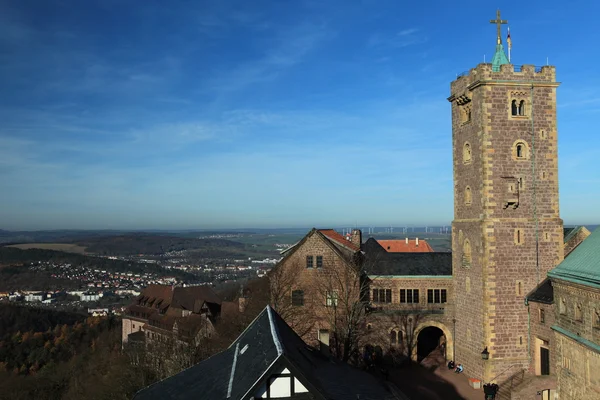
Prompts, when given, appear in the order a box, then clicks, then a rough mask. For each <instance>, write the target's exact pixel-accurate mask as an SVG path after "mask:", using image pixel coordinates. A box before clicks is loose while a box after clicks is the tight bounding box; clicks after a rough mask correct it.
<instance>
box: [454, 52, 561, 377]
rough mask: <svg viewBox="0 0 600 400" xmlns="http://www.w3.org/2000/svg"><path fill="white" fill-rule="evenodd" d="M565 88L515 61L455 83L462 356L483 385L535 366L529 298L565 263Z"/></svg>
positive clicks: (544, 71)
mask: <svg viewBox="0 0 600 400" xmlns="http://www.w3.org/2000/svg"><path fill="white" fill-rule="evenodd" d="M557 87H558V82H556V73H555V68H554V67H552V66H544V67H542V68H537V67H534V66H533V65H524V66H522V67H520V68H516V67H515V66H514V65H511V64H503V65H499V66H494V65H492V64H480V65H478V66H477V67H476V68H474V69H472V70H470V71H469V73H468V74H466V75H463V76H459V77H458V78H457V79H456V80H455V81H454V82H452V84H451V96H450V97H449V98H448V100H449V101H450V102H451V104H452V135H453V163H454V214H455V218H454V221H453V224H452V253H453V276H454V285H455V290H454V293H455V303H456V304H455V306H456V315H457V318H456V353H457V354H456V356H455V357H456V359H458V360H461V361H462V363H463V364H464V365H465V369H466V370H467V371H468V373H469V375H470V376H472V377H477V378H480V379H482V380H483V381H491V380H497V381H499V382H500V381H502V380H503V378H506V377H508V376H509V375H510V374H512V373H514V372H515V371H517V370H519V369H527V368H528V367H529V357H528V352H527V336H528V332H527V326H528V314H527V308H526V307H524V306H523V304H524V297H525V294H526V293H529V292H530V291H531V290H532V289H533V288H535V287H536V286H537V285H538V284H539V283H540V282H541V281H542V280H543V279H544V278H545V276H546V273H547V272H548V271H549V270H550V269H552V268H553V267H555V266H556V265H557V264H558V263H559V262H560V261H561V260H562V259H563V224H562V220H561V219H560V216H559V204H558V159H557V128H556V88H557ZM475 299H476V300H475ZM486 348H487V349H488V351H489V360H487V361H486V362H482V356H481V353H482V351H483V350H484V349H486Z"/></svg>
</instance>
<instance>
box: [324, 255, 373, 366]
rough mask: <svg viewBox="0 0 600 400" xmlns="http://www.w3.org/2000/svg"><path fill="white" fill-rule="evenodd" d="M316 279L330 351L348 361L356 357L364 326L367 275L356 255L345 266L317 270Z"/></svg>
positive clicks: (366, 302)
mask: <svg viewBox="0 0 600 400" xmlns="http://www.w3.org/2000/svg"><path fill="white" fill-rule="evenodd" d="M319 272H320V274H319V279H318V282H317V288H318V292H319V293H320V298H321V299H323V301H324V306H325V307H323V308H322V310H323V312H322V315H321V316H320V317H321V319H322V320H325V321H326V324H325V325H326V326H328V327H329V331H330V332H329V334H330V342H329V346H330V349H331V352H332V354H333V355H334V356H335V357H336V358H338V359H340V360H342V361H344V362H348V361H349V360H350V359H351V358H352V357H353V356H357V355H358V352H359V349H360V347H361V340H362V338H363V337H364V330H365V328H366V306H367V304H368V301H367V300H368V290H369V288H368V278H367V276H366V275H365V274H364V270H363V268H362V265H361V262H360V259H359V258H358V257H357V258H356V259H355V260H353V262H351V263H349V265H347V267H346V268H338V269H335V270H328V269H323V270H322V271H319Z"/></svg>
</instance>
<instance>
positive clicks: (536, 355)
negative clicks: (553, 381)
mask: <svg viewBox="0 0 600 400" xmlns="http://www.w3.org/2000/svg"><path fill="white" fill-rule="evenodd" d="M540 310H543V311H544V322H542V321H541V320H540V315H541V312H540ZM529 314H530V319H531V321H530V324H531V328H530V329H531V342H530V344H529V345H530V348H529V355H530V359H531V363H530V365H529V373H531V374H534V375H540V374H541V367H540V365H541V364H540V350H539V347H540V345H543V346H544V347H546V348H548V350H550V375H554V374H556V344H555V343H554V331H552V328H551V327H552V325H554V321H555V316H554V304H544V303H536V302H530V303H529ZM536 339H537V340H536ZM540 341H542V343H540Z"/></svg>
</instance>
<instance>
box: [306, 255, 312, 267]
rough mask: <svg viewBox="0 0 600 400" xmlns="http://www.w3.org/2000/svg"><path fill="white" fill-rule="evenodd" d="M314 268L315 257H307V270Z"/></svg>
mask: <svg viewBox="0 0 600 400" xmlns="http://www.w3.org/2000/svg"><path fill="white" fill-rule="evenodd" d="M312 267H313V256H306V268H312Z"/></svg>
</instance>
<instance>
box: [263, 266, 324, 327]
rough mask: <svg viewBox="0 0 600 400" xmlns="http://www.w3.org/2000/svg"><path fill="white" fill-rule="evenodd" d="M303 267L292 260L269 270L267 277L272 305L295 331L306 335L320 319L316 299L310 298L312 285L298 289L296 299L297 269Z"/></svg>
mask: <svg viewBox="0 0 600 400" xmlns="http://www.w3.org/2000/svg"><path fill="white" fill-rule="evenodd" d="M299 268H303V266H302V265H300V264H299V263H298V262H290V263H288V264H287V265H285V266H283V265H281V266H278V267H275V268H273V269H272V270H271V271H269V274H268V275H267V278H268V280H269V287H270V304H271V307H273V309H274V310H275V311H277V313H278V314H279V315H280V316H281V317H282V318H283V320H284V321H286V322H287V323H288V325H290V326H291V327H293V328H294V331H296V333H297V334H298V335H299V336H301V337H305V336H307V335H308V334H309V333H311V332H312V331H314V329H315V326H316V323H317V321H318V315H317V314H316V313H315V311H316V310H315V307H314V305H315V304H313V303H314V301H315V300H314V299H309V297H311V296H310V293H311V289H312V288H310V287H303V288H302V289H298V291H299V292H301V293H298V296H297V297H295V298H294V299H293V298H292V296H293V295H294V293H293V292H294V289H295V288H297V287H298V286H297V285H298V282H297V279H298V274H297V273H296V271H297V270H298V269H299Z"/></svg>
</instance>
